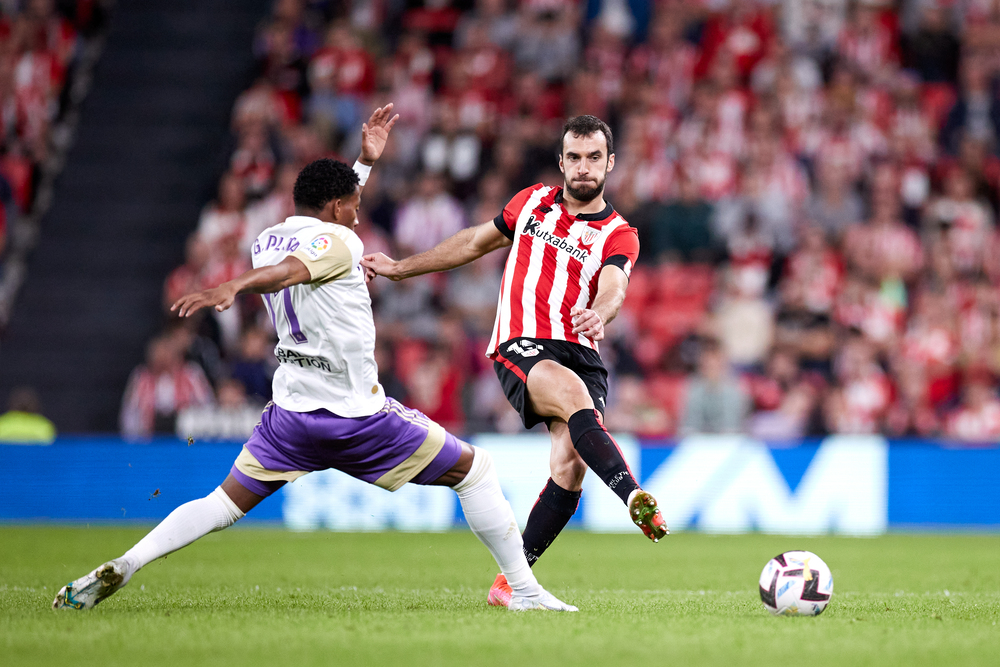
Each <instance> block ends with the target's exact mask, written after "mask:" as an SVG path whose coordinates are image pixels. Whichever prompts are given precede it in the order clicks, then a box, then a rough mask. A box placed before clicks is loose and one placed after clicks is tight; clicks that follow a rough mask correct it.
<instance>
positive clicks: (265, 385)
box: [220, 327, 274, 404]
mask: <svg viewBox="0 0 1000 667" xmlns="http://www.w3.org/2000/svg"><path fill="white" fill-rule="evenodd" d="M273 349H274V345H273V341H272V340H271V336H269V335H268V334H267V333H265V332H264V331H263V330H262V329H259V328H256V327H251V328H248V329H246V330H244V331H243V336H242V337H241V338H240V348H239V354H237V355H236V356H235V358H234V359H233V361H232V379H233V380H236V381H237V382H239V383H240V386H241V387H242V388H243V390H244V392H245V393H246V396H247V398H248V399H249V400H251V401H254V402H255V403H258V404H263V403H266V402H267V401H270V400H271V377H272V376H273V375H274V368H273V362H274V354H273V352H272V351H273ZM220 400H221V395H220Z"/></svg>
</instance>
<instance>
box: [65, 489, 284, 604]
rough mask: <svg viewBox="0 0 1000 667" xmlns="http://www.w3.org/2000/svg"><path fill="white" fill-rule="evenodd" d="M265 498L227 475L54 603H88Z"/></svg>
mask: <svg viewBox="0 0 1000 667" xmlns="http://www.w3.org/2000/svg"><path fill="white" fill-rule="evenodd" d="M263 499H264V496H261V495H258V494H256V493H253V492H252V491H250V490H249V489H247V488H245V487H244V486H243V485H242V484H240V483H239V482H238V481H236V479H234V478H233V476H232V475H229V476H228V477H227V478H226V479H225V481H224V482H223V483H222V485H221V486H219V487H217V488H216V489H215V490H214V491H212V493H210V494H208V495H207V496H205V497H204V498H199V499H197V500H192V501H191V502H188V503H184V504H183V505H181V506H180V507H178V508H177V509H175V510H174V511H173V512H171V513H170V514H169V515H168V516H167V518H166V519H164V520H163V521H162V522H160V524H159V525H157V526H156V528H154V529H153V530H152V531H150V532H149V534H147V535H146V536H145V537H144V538H142V539H141V540H139V542H138V543H137V544H136V545H135V546H134V547H132V548H131V549H129V550H128V551H127V552H125V554H124V555H122V556H121V557H119V558H116V559H114V560H111V561H108V562H107V563H104V564H103V565H101V566H100V567H98V568H96V569H95V570H93V571H92V572H90V573H89V574H87V575H84V576H83V577H80V578H79V579H77V580H76V581H72V582H70V583H68V584H66V585H65V586H63V587H62V588H61V589H60V590H59V593H58V594H56V598H55V600H53V602H52V608H53V609H92V608H93V607H94V605H96V604H97V603H99V602H101V601H102V600H104V599H105V598H108V597H110V596H111V595H113V594H114V593H115V592H116V591H118V590H120V589H121V588H123V587H124V586H125V584H127V583H128V582H129V580H130V579H131V578H132V575H134V574H135V573H136V572H138V571H139V570H140V569H141V568H143V567H145V566H146V565H147V564H149V563H151V562H152V561H154V560H156V559H157V558H161V557H163V556H166V555H167V554H169V553H172V552H174V551H177V550H178V549H181V548H183V547H186V546H187V545H189V544H191V543H192V542H194V541H195V540H197V539H198V538H200V537H204V536H205V535H208V534H209V533H213V532H215V531H217V530H222V529H223V528H228V527H229V526H231V525H233V524H234V523H236V522H237V521H239V520H240V519H242V518H243V517H244V516H245V515H246V513H247V512H249V511H250V510H251V509H253V507H255V506H256V505H257V503H259V502H260V501H261V500H263Z"/></svg>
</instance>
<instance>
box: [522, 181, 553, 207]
mask: <svg viewBox="0 0 1000 667" xmlns="http://www.w3.org/2000/svg"><path fill="white" fill-rule="evenodd" d="M558 190H561V188H555V187H552V186H551V185H545V184H544V183H535V184H534V185H531V186H528V187H526V188H524V189H523V190H521V191H520V192H518V193H517V194H516V195H514V196H513V197H511V199H510V203H511V204H516V205H518V206H524V205H525V204H527V203H528V201H529V200H530V199H531V198H532V196H533V195H534V196H538V197H539V199H541V198H544V197H545V195H552V196H554V194H555V192H557V191H558Z"/></svg>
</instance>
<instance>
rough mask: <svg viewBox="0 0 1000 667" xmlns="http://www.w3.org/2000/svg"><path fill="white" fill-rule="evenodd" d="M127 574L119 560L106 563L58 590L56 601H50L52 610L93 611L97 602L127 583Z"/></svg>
mask: <svg viewBox="0 0 1000 667" xmlns="http://www.w3.org/2000/svg"><path fill="white" fill-rule="evenodd" d="M128 574H129V572H128V567H127V566H126V565H125V562H124V561H123V560H121V559H120V558H119V559H116V560H111V561H108V562H107V563H105V564H104V565H101V566H100V567H99V568H97V569H96V570H94V571H93V572H91V573H90V574H88V575H86V576H83V577H80V578H79V579H77V580H76V581H73V582H70V583H68V584H66V585H65V586H63V587H62V588H61V589H59V593H57V594H56V599H55V600H53V601H52V608H53V609H80V610H83V609H93V608H94V605H96V604H97V603H98V602H100V601H101V600H103V599H104V598H107V597H110V596H111V595H112V594H113V593H114V592H115V591H117V590H118V589H120V588H121V587H123V586H124V585H125V584H126V583H128V579H129V576H128Z"/></svg>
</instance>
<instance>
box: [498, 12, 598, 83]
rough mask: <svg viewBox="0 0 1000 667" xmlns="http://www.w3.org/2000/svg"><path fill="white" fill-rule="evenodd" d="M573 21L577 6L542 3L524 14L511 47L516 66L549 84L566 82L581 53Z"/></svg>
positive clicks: (577, 33)
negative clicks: (515, 40) (536, 75)
mask: <svg viewBox="0 0 1000 667" xmlns="http://www.w3.org/2000/svg"><path fill="white" fill-rule="evenodd" d="M576 22H577V16H576V6H575V5H572V4H569V3H566V4H562V5H556V6H549V5H546V4H544V3H542V4H539V5H538V6H537V7H536V8H529V9H528V10H527V11H525V12H523V13H522V14H521V26H520V30H519V31H518V38H517V42H516V43H515V46H514V58H515V60H516V62H517V64H518V66H520V67H522V68H525V69H531V70H534V71H535V72H537V73H538V75H539V76H541V78H542V79H544V80H545V81H548V82H550V83H551V82H557V81H559V82H561V81H566V80H567V79H569V77H570V74H572V72H573V68H574V66H575V65H576V62H577V59H578V58H579V56H580V50H581V47H580V36H579V31H578V30H577V23H576Z"/></svg>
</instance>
